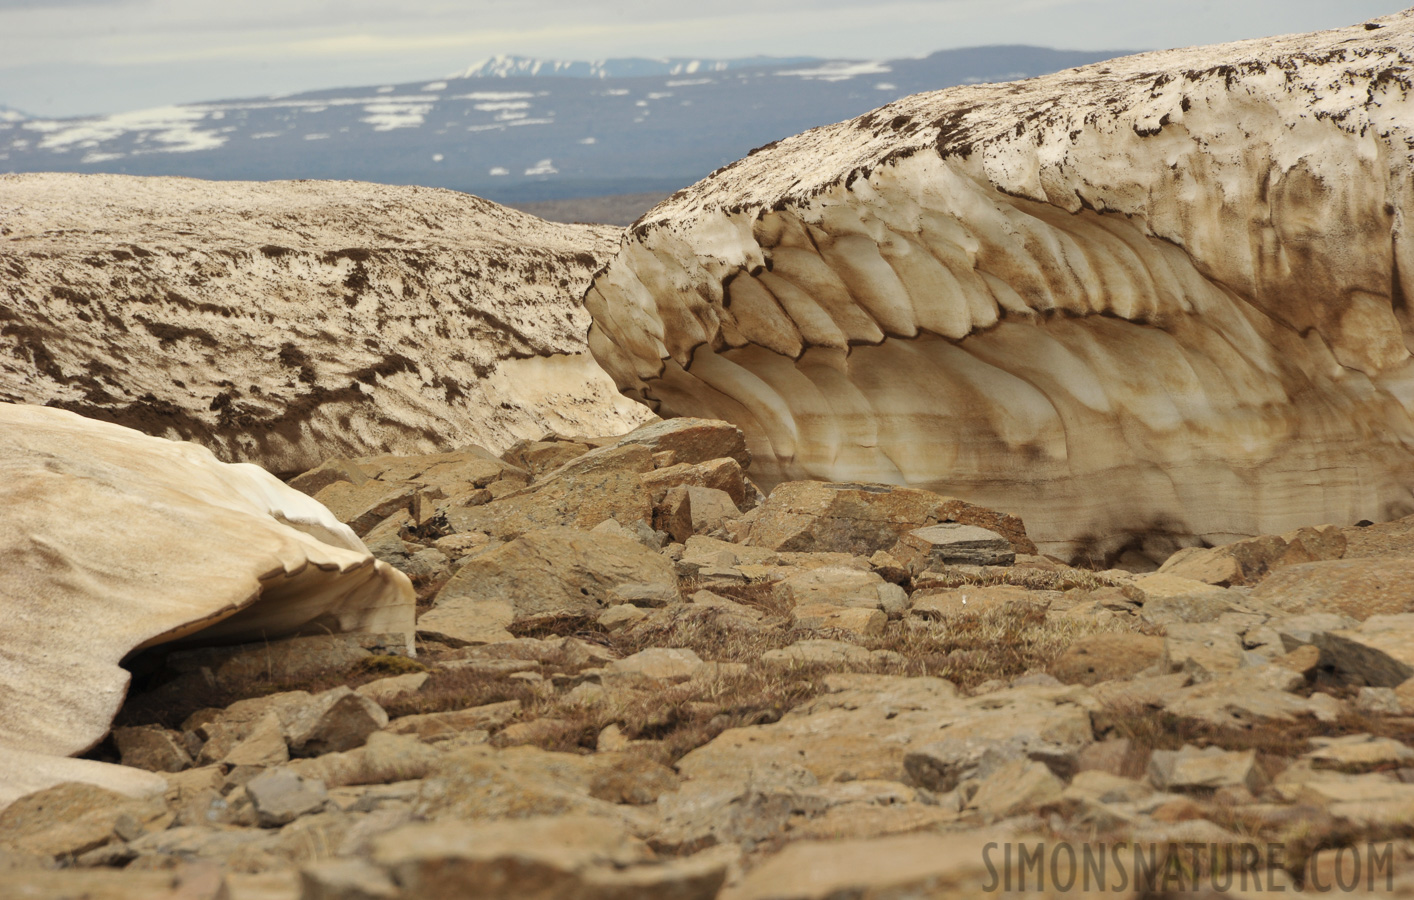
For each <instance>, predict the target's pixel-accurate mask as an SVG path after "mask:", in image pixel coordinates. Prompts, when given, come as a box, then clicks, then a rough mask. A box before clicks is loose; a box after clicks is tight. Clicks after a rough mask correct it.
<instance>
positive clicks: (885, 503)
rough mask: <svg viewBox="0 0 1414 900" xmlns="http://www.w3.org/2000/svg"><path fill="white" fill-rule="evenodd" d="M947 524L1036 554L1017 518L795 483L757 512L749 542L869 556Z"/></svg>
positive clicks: (885, 492) (882, 491)
mask: <svg viewBox="0 0 1414 900" xmlns="http://www.w3.org/2000/svg"><path fill="white" fill-rule="evenodd" d="M942 522H956V523H960V524H963V525H975V526H977V527H979V528H986V529H989V530H991V531H995V532H997V533H999V534H1001V535H1003V536H1004V537H1005V538H1006V539H1007V540H1008V541H1010V542H1011V544H1012V548H1013V549H1014V550H1015V551H1016V552H1018V553H1034V552H1036V547H1035V545H1034V544H1032V543H1031V541H1030V540H1028V539H1027V537H1026V527H1025V526H1024V525H1023V524H1022V523H1021V520H1020V519H1018V518H1016V517H1015V516H1008V515H1005V514H1003V513H999V512H994V511H992V510H990V509H985V508H983V507H980V506H973V505H972V504H971V503H966V502H964V501H962V500H956V499H954V498H952V497H944V496H941V495H939V494H934V493H932V492H930V491H920V490H915V489H912V488H900V487H894V486H893V485H887V484H831V483H824V482H818V481H793V482H787V483H785V484H780V485H777V486H776V488H775V490H773V491H771V493H770V495H769V496H767V498H766V502H765V503H763V504H762V505H761V506H760V507H758V509H757V510H756V512H755V518H754V519H753V521H752V523H751V528H750V531H749V532H748V534H747V538H746V540H745V541H744V542H743V543H746V544H749V545H751V546H755V547H766V548H768V549H771V550H783V551H801V552H819V551H833V552H840V553H852V554H854V555H856V556H869V555H870V554H872V553H874V552H876V551H879V550H889V549H890V548H892V547H893V546H894V544H896V543H898V541H899V539H900V538H902V537H903V536H904V535H905V534H908V533H909V532H910V531H913V530H914V529H917V528H923V527H925V526H928V525H936V524H939V523H942Z"/></svg>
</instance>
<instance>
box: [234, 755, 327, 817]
mask: <svg viewBox="0 0 1414 900" xmlns="http://www.w3.org/2000/svg"><path fill="white" fill-rule="evenodd" d="M245 791H246V796H248V797H249V798H250V802H251V805H252V806H254V807H255V814H256V817H257V821H258V822H259V824H260V826H261V827H262V828H278V827H280V826H281V825H288V824H289V823H291V822H293V821H294V820H295V819H298V818H299V817H300V816H307V815H309V814H310V813H316V812H319V811H320V810H322V809H324V807H325V805H326V804H328V802H329V792H328V791H327V790H326V789H325V787H324V782H322V781H319V780H318V779H314V778H303V777H301V776H299V775H296V774H295V773H294V772H291V771H289V770H286V769H269V770H267V771H265V772H262V773H260V774H259V775H257V776H255V777H254V778H252V779H251V780H250V781H247V782H246V784H245Z"/></svg>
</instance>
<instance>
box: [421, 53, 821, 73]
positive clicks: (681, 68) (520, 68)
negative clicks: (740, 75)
mask: <svg viewBox="0 0 1414 900" xmlns="http://www.w3.org/2000/svg"><path fill="white" fill-rule="evenodd" d="M811 62H818V60H816V59H815V58H814V57H777V56H751V57H744V58H742V59H691V58H687V57H667V58H662V59H645V58H640V57H630V58H625V59H597V60H569V59H536V58H534V57H529V56H506V55H501V56H493V57H491V58H490V59H482V60H478V61H476V62H475V63H472V64H471V65H470V66H468V67H467V68H466V69H465V70H464V71H461V72H456V73H454V74H452V75H450V76H448V77H451V78H524V77H541V76H543V77H560V78H642V77H644V76H662V75H695V74H697V73H699V72H725V71H726V70H727V69H739V68H743V67H747V66H780V65H798V64H801V63H811Z"/></svg>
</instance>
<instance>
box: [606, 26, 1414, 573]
mask: <svg viewBox="0 0 1414 900" xmlns="http://www.w3.org/2000/svg"><path fill="white" fill-rule="evenodd" d="M1411 56H1414V11H1411V12H1406V13H1402V14H1399V15H1395V16H1390V17H1386V18H1384V19H1380V20H1376V21H1374V22H1371V23H1369V24H1368V25H1357V26H1354V27H1351V28H1346V29H1341V30H1336V31H1328V32H1321V33H1316V34H1310V35H1297V36H1291V37H1285V38H1275V39H1266V40H1260V41H1247V42H1242V43H1236V44H1227V45H1222V46H1216V47H1206V48H1197V49H1189V50H1179V51H1167V52H1160V53H1150V54H1144V55H1140V56H1134V57H1128V58H1124V59H1118V60H1113V61H1111V62H1107V63H1101V64H1098V65H1093V66H1087V67H1084V68H1079V69H1072V70H1069V71H1065V72H1061V73H1057V74H1055V75H1051V76H1047V77H1043V78H1037V79H1032V80H1029V81H1023V82H1017V83H1012V84H994V85H978V86H971V87H962V88H955V89H951V90H946V91H941V92H937V93H930V94H920V95H916V96H913V97H908V98H906V99H904V100H901V101H898V102H896V103H893V104H890V105H888V106H885V107H883V108H881V109H879V110H876V111H874V112H872V113H870V114H868V115H865V116H862V117H860V118H858V119H855V120H853V121H850V122H844V123H841V124H838V125H832V126H828V127H825V128H820V129H816V130H813V131H810V132H806V133H805V134H801V135H797V136H795V137H792V138H789V139H787V140H784V141H781V142H779V143H777V144H775V145H771V146H768V147H764V148H761V149H760V150H758V151H754V152H753V153H752V154H751V155H750V156H748V157H747V158H746V159H743V160H740V161H738V162H736V163H734V164H732V165H730V166H727V167H726V168H724V169H722V170H719V171H718V172H716V173H714V174H713V175H712V176H710V177H708V178H707V179H706V180H704V181H702V182H700V183H699V184H697V185H695V186H693V187H692V188H689V189H687V190H686V191H682V192H679V193H678V194H677V195H674V196H673V197H672V198H670V199H669V200H668V201H665V202H664V203H663V204H662V205H660V206H658V207H657V208H655V209H654V210H652V211H650V212H649V213H648V214H647V215H646V216H645V217H644V218H643V219H642V220H641V221H640V222H639V223H637V225H636V226H635V227H634V228H633V229H632V230H631V231H630V232H629V233H628V235H627V236H626V238H625V241H624V244H623V246H622V247H621V249H620V252H619V254H618V255H617V257H616V258H615V259H614V260H613V262H612V263H611V264H610V265H609V267H608V268H607V270H606V271H604V272H602V273H600V274H599V276H598V277H597V278H596V280H595V282H594V284H593V286H592V287H591V289H590V290H589V292H588V296H587V306H588V309H589V310H590V312H591V314H592V315H593V318H594V324H593V326H592V328H591V331H590V347H591V349H592V351H593V353H594V354H595V356H596V357H597V358H598V359H599V361H600V363H601V364H602V365H603V366H604V367H605V368H606V369H607V370H608V371H609V373H610V374H611V375H612V376H613V377H614V379H615V380H616V382H617V383H618V385H619V387H620V389H621V390H623V391H624V392H625V393H627V394H629V395H630V396H633V397H636V398H638V399H640V400H643V401H645V402H647V403H648V404H649V405H651V406H652V407H654V408H655V409H657V410H658V411H659V412H660V413H662V414H664V415H695V416H711V417H718V418H723V419H728V420H730V421H732V422H735V423H737V424H738V425H740V426H741V427H742V428H743V430H744V431H745V432H746V434H747V436H748V441H749V444H750V448H751V451H752V453H753V455H754V457H755V459H756V463H755V464H754V465H753V470H752V471H753V476H754V477H756V478H757V479H759V480H760V481H761V482H763V486H764V487H769V486H770V485H771V484H773V483H776V482H779V481H781V480H786V479H801V478H819V479H829V480H870V481H881V482H890V483H898V484H909V485H914V486H920V487H925V488H929V489H932V490H937V491H941V492H944V493H950V494H955V495H957V496H960V497H963V498H966V499H968V500H971V501H973V502H978V503H984V504H987V505H991V506H995V507H997V508H1000V509H1005V510H1007V511H1009V512H1014V513H1018V514H1020V515H1021V516H1022V517H1023V518H1024V519H1025V521H1026V524H1027V528H1028V531H1029V533H1030V534H1031V535H1032V536H1033V537H1034V538H1035V539H1036V541H1037V543H1038V544H1039V545H1041V546H1042V548H1043V549H1045V550H1048V551H1049V552H1053V553H1060V554H1065V555H1071V556H1085V555H1087V554H1088V555H1091V556H1104V555H1106V554H1111V553H1114V552H1115V551H1117V550H1118V549H1120V548H1121V547H1124V546H1126V545H1129V546H1135V545H1139V544H1144V545H1146V546H1147V547H1148V548H1149V550H1150V551H1151V552H1153V553H1155V554H1158V553H1162V552H1165V551H1167V550H1171V549H1172V548H1173V547H1174V546H1176V545H1181V544H1193V543H1197V542H1198V541H1199V540H1202V541H1205V542H1213V543H1217V542H1223V541H1227V540H1232V539H1234V538H1237V537H1239V536H1244V535H1252V534H1260V533H1273V532H1277V533H1279V532H1282V531H1284V530H1287V529H1290V528H1294V527H1297V526H1300V525H1305V524H1311V523H1317V522H1328V521H1329V522H1342V523H1350V522H1355V521H1358V520H1360V519H1363V518H1369V519H1372V520H1381V519H1388V518H1391V517H1396V516H1400V515H1405V514H1408V513H1411V512H1414V497H1411V490H1410V486H1411V485H1414V422H1411V409H1414V406H1411V404H1414V365H1411V362H1410V354H1409V351H1408V333H1409V330H1410V328H1411V313H1410V310H1409V308H1408V299H1409V298H1410V297H1411V296H1414V255H1411V249H1410V236H1409V231H1408V228H1409V225H1408V217H1409V216H1410V215H1411V213H1414V203H1411V190H1414V188H1411V180H1410V170H1411V165H1410V163H1411V157H1412V156H1414V152H1412V151H1411V148H1414V104H1411V100H1410V94H1409V92H1410V78H1411V68H1410V67H1411Z"/></svg>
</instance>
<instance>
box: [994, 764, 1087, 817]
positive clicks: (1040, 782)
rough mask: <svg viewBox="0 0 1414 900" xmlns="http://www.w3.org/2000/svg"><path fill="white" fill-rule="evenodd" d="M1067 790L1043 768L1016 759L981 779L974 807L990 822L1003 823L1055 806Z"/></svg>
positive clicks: (1063, 784)
mask: <svg viewBox="0 0 1414 900" xmlns="http://www.w3.org/2000/svg"><path fill="white" fill-rule="evenodd" d="M1064 790H1065V782H1064V781H1061V780H1060V779H1059V778H1057V777H1056V776H1055V775H1053V774H1051V770H1050V769H1048V768H1046V766H1045V765H1044V764H1042V763H1038V762H1032V761H1031V760H1029V759H1015V760H1012V761H1011V762H1008V763H1005V764H1003V765H1002V766H1001V767H1000V768H998V769H997V770H996V771H994V772H992V773H991V774H990V775H988V776H987V777H986V778H984V779H982V783H981V784H980V785H978V787H977V793H975V794H973V795H972V800H971V805H972V806H973V807H975V808H976V809H977V811H978V812H979V813H981V814H982V816H984V817H985V818H987V819H1004V818H1007V817H1009V816H1015V815H1020V814H1021V813H1024V812H1030V811H1032V810H1034V809H1039V808H1040V807H1042V806H1045V805H1046V804H1047V803H1051V802H1054V801H1055V800H1056V799H1058V798H1059V797H1060V795H1061V792H1062V791H1064Z"/></svg>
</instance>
